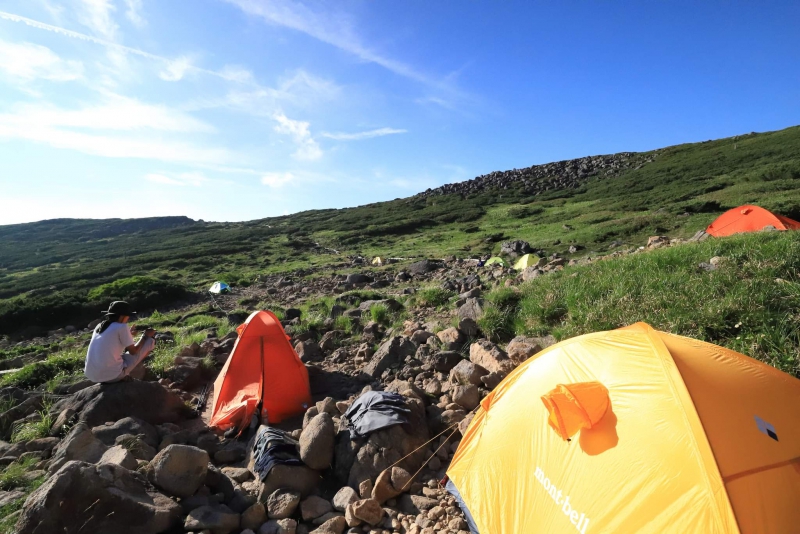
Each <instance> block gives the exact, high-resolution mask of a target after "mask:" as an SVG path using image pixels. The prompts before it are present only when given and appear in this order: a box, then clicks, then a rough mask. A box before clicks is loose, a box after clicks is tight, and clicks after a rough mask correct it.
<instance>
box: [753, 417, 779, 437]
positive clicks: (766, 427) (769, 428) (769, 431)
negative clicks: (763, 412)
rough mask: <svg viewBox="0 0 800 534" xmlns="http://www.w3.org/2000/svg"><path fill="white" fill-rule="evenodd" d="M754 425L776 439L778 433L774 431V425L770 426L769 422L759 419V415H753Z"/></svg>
mask: <svg viewBox="0 0 800 534" xmlns="http://www.w3.org/2000/svg"><path fill="white" fill-rule="evenodd" d="M755 419H756V425H757V426H758V430H759V432H761V433H763V434H766V435H767V436H769V437H771V438H772V439H774V440H775V441H778V433H777V432H775V427H774V426H772V424H771V423H768V422H766V421H764V420H763V419H761V418H760V417H759V416H757V415H756V416H755Z"/></svg>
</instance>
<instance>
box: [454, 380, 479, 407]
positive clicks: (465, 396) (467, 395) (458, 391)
mask: <svg viewBox="0 0 800 534" xmlns="http://www.w3.org/2000/svg"><path fill="white" fill-rule="evenodd" d="M450 397H451V398H452V399H453V402H454V403H456V404H458V405H459V406H461V407H463V408H464V409H465V410H467V411H470V410H472V409H474V408H476V407H477V406H478V404H480V402H481V394H480V391H478V387H477V386H475V385H473V384H469V385H467V386H462V385H457V386H455V387H454V388H453V389H452V390H451V391H450Z"/></svg>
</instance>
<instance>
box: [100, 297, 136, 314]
mask: <svg viewBox="0 0 800 534" xmlns="http://www.w3.org/2000/svg"><path fill="white" fill-rule="evenodd" d="M103 313H104V314H105V315H127V316H129V317H130V316H133V315H136V312H135V311H133V310H132V309H131V305H130V304H128V303H127V302H125V301H124V300H115V301H114V302H112V303H111V305H110V306H109V307H108V311H105V312H103Z"/></svg>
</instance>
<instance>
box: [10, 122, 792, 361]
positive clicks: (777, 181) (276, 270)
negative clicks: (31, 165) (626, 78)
mask: <svg viewBox="0 0 800 534" xmlns="http://www.w3.org/2000/svg"><path fill="white" fill-rule="evenodd" d="M651 157H652V158H654V159H653V161H652V162H650V163H646V164H644V165H641V166H639V165H633V166H630V167H629V168H626V169H625V170H623V171H621V172H620V173H619V174H618V175H616V176H614V177H610V178H607V177H606V176H605V175H602V174H600V175H596V176H592V177H590V178H588V181H586V182H584V183H582V184H581V185H580V187H578V188H575V189H567V190H553V191H547V192H546V193H543V194H538V195H532V194H531V193H528V192H526V190H525V188H524V187H523V186H522V184H519V183H515V184H512V185H511V186H509V187H508V188H507V189H503V190H496V189H490V188H489V189H486V190H483V191H481V192H478V193H472V194H468V195H465V196H462V195H438V196H431V197H428V198H423V197H421V196H415V197H410V198H405V199H396V200H392V201H389V202H380V203H374V204H368V205H365V206H360V207H356V208H348V209H341V210H333V209H329V210H315V211H307V212H302V213H297V214H294V215H289V216H283V217H273V218H268V219H261V220H256V221H248V222H241V223H204V222H194V221H191V220H189V219H186V218H179V217H177V218H153V219H137V220H107V221H89V220H59V221H57V222H55V221H42V222H39V223H31V224H21V225H7V226H2V227H0V282H3V283H0V335H2V334H13V335H16V334H19V333H20V332H21V331H23V330H26V331H27V333H28V334H29V335H33V333H34V332H42V331H43V330H46V329H47V328H49V327H58V326H63V325H64V322H65V321H70V322H73V323H74V324H80V322H81V321H84V320H90V319H92V318H95V317H96V316H97V310H99V309H100V308H101V307H102V304H104V303H102V302H95V301H94V300H93V299H111V298H116V297H121V296H126V298H128V297H130V298H135V299H137V300H138V301H139V304H137V305H141V307H142V308H143V309H153V308H159V309H167V308H166V307H167V306H168V305H170V304H171V303H173V302H174V301H175V298H176V297H175V295H176V294H177V293H175V294H173V293H172V292H173V291H175V292H179V291H184V289H186V288H188V289H189V290H193V291H196V292H201V293H204V292H205V291H206V290H207V288H208V286H209V285H210V284H211V283H212V282H213V281H215V280H216V279H218V278H226V281H227V282H229V283H233V284H239V285H248V284H251V283H259V280H260V279H263V277H264V276H266V275H271V274H284V273H288V272H291V271H292V270H295V269H299V268H304V269H307V268H320V271H318V273H319V272H328V273H329V272H332V271H335V270H338V269H342V266H341V263H342V260H343V258H345V257H346V256H347V255H351V254H361V255H364V256H367V257H370V256H376V255H379V256H400V257H408V258H418V257H420V256H425V257H442V256H444V255H450V254H454V255H457V256H462V257H463V256H471V257H475V256H477V255H481V254H488V253H497V252H498V251H499V248H500V241H502V240H504V239H524V240H526V241H528V242H530V243H531V244H532V245H533V246H535V247H537V248H542V249H544V250H545V251H546V252H547V253H548V255H549V254H552V253H553V252H558V253H560V254H564V255H568V256H570V257H571V255H569V253H568V249H569V247H570V245H572V244H580V245H583V246H584V247H585V249H584V250H582V251H581V252H579V253H578V254H577V255H578V256H583V255H590V256H594V255H597V254H598V253H604V252H606V251H607V250H608V248H609V245H610V243H612V242H614V241H619V242H622V243H624V244H625V245H628V246H634V247H635V246H638V245H641V244H644V243H645V242H646V239H647V237H648V236H649V235H656V234H667V235H670V236H671V237H688V236H690V235H692V234H693V233H695V232H696V231H697V230H699V229H702V228H705V227H706V226H707V225H708V224H709V223H710V222H711V221H712V220H713V219H714V218H715V216H716V215H718V214H719V213H721V212H722V211H724V210H725V209H727V208H731V207H734V206H737V205H740V204H744V203H756V204H760V205H762V206H763V207H765V208H767V209H771V210H774V211H777V212H778V213H782V214H784V215H787V216H789V217H793V218H800V180H798V179H797V178H798V177H800V127H793V128H787V129H785V130H781V131H776V132H768V133H761V134H747V135H741V136H736V137H732V138H727V139H720V140H716V141H709V142H703V143H693V144H684V145H676V146H672V147H668V148H664V149H660V150H657V151H653V152H651V153H641V154H637V155H634V156H633V158H634V159H635V160H644V159H649V158H651ZM565 224H566V225H569V227H571V228H572V229H564V227H563V226H564V225H565ZM489 237H492V239H490V240H488V241H487V238H489ZM316 243H319V244H320V245H321V246H322V247H329V248H335V249H338V250H339V251H340V252H341V254H339V255H333V254H327V253H324V251H321V250H320V249H319V248H318V247H317V245H316ZM409 261H411V260H409ZM333 264H337V265H336V266H335V267H334V265H333ZM397 267H402V264H401V265H398V266H397ZM392 268H394V267H392ZM343 270H344V271H352V270H355V269H352V270H351V269H350V268H346V269H343ZM318 273H317V274H318ZM125 293H127V294H128V295H125ZM367 298H369V297H367V296H366V295H364V296H363V297H362V299H367ZM434 300H435V299H434ZM105 304H107V302H106V303H105ZM317 304H318V306H319V308H318V309H317V310H316V311H317V312H318V313H320V314H321V315H324V317H327V316H328V315H327V311H329V308H330V304H331V303H330V302H320V303H317ZM326 308H327V309H326ZM0 356H1V355H0Z"/></svg>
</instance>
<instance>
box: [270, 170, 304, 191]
mask: <svg viewBox="0 0 800 534" xmlns="http://www.w3.org/2000/svg"><path fill="white" fill-rule="evenodd" d="M296 179H297V178H296V177H295V175H294V174H292V173H290V172H268V173H265V174H264V175H263V176H262V177H261V183H262V184H264V185H266V186H268V187H272V188H278V187H283V186H284V185H286V184H289V183H292V182H294V181H295V180H296Z"/></svg>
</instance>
